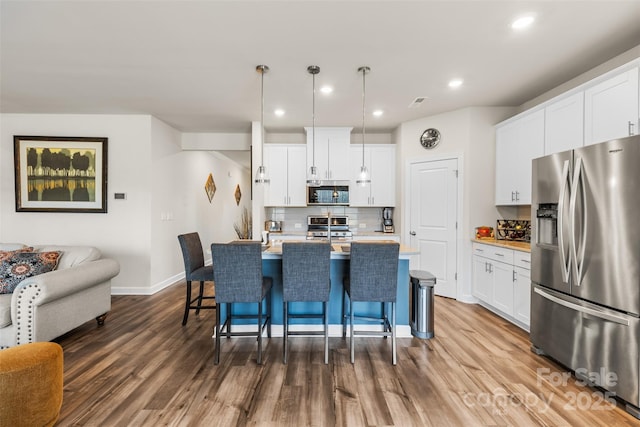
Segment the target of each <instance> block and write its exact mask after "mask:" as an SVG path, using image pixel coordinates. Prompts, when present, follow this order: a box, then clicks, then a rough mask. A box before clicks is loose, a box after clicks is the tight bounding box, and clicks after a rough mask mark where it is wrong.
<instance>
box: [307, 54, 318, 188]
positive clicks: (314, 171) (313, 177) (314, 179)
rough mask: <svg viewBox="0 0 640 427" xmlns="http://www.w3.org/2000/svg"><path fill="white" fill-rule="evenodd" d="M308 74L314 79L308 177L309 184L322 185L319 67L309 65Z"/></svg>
mask: <svg viewBox="0 0 640 427" xmlns="http://www.w3.org/2000/svg"><path fill="white" fill-rule="evenodd" d="M307 72H308V73H309V74H311V76H312V77H313V98H312V99H313V103H312V110H311V117H312V127H311V150H312V154H311V159H312V160H311V166H310V167H309V175H308V176H307V184H309V185H320V179H319V178H318V168H317V167H316V74H318V73H319V72H320V67H318V66H317V65H309V66H308V67H307Z"/></svg>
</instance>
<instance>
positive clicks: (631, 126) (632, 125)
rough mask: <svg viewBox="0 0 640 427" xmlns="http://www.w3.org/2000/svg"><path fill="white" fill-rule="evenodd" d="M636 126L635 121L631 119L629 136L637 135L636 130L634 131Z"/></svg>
mask: <svg viewBox="0 0 640 427" xmlns="http://www.w3.org/2000/svg"><path fill="white" fill-rule="evenodd" d="M634 126H635V123H633V122H632V121H631V120H629V136H632V135H635V132H634V131H633V127H634Z"/></svg>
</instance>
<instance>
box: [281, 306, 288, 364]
mask: <svg viewBox="0 0 640 427" xmlns="http://www.w3.org/2000/svg"><path fill="white" fill-rule="evenodd" d="M288 306H289V303H288V302H286V301H285V302H283V304H282V338H283V342H282V363H284V364H285V365H286V364H287V356H288V353H289V351H288V350H289V348H288V344H289V343H288V340H289V317H288V316H289V313H288V311H289V310H288V308H289V307H288Z"/></svg>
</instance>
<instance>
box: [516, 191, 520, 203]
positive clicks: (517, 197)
mask: <svg viewBox="0 0 640 427" xmlns="http://www.w3.org/2000/svg"><path fill="white" fill-rule="evenodd" d="M518 201H520V192H519V191H516V202H518Z"/></svg>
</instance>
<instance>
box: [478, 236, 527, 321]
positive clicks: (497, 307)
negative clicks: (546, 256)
mask: <svg viewBox="0 0 640 427" xmlns="http://www.w3.org/2000/svg"><path fill="white" fill-rule="evenodd" d="M530 259H531V254H529V253H527V252H521V251H516V250H512V249H506V248H502V247H497V246H493V245H485V244H480V243H474V244H473V295H474V296H475V297H476V298H478V299H479V300H480V301H482V302H483V303H484V304H483V305H485V306H487V307H488V308H490V309H492V310H493V311H494V312H496V313H497V314H499V315H501V316H502V317H504V318H505V319H507V320H509V321H511V322H513V323H515V324H516V325H518V326H520V327H523V328H524V329H528V328H529V312H530V299H531V296H530V288H531V285H530V279H529V276H530V268H529V263H530Z"/></svg>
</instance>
